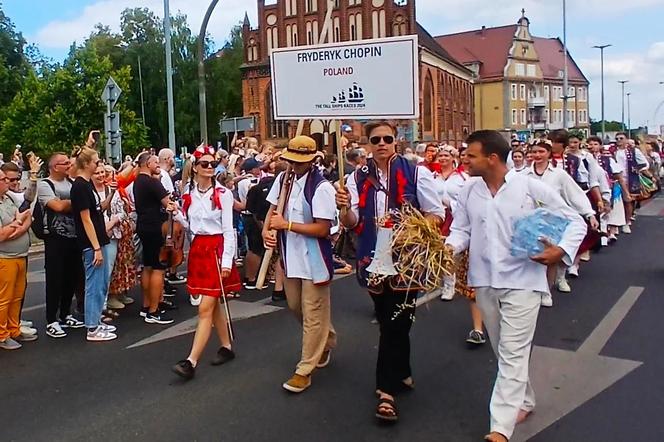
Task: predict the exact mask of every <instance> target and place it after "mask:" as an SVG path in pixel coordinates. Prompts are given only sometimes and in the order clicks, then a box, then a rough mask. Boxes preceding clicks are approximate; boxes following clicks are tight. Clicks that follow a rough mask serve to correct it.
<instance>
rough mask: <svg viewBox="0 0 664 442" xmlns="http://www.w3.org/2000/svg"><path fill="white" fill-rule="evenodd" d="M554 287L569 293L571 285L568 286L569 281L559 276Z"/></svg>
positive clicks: (561, 291)
mask: <svg viewBox="0 0 664 442" xmlns="http://www.w3.org/2000/svg"><path fill="white" fill-rule="evenodd" d="M556 288H557V289H558V291H559V292H560V293H571V292H572V287H570V285H569V282H567V280H566V279H565V278H560V279H559V280H558V281H557V282H556Z"/></svg>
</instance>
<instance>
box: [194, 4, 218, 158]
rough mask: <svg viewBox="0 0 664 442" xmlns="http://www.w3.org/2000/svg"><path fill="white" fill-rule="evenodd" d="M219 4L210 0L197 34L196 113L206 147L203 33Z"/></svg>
mask: <svg viewBox="0 0 664 442" xmlns="http://www.w3.org/2000/svg"><path fill="white" fill-rule="evenodd" d="M217 3H219V0H212V2H211V3H210V6H208V9H207V12H206V13H205V17H203V23H201V31H200V32H199V34H198V112H199V114H200V116H199V118H200V126H201V140H202V141H203V143H205V144H206V145H207V144H208V131H207V105H206V98H205V32H206V30H207V25H208V22H209V21H210V16H211V15H212V11H213V10H214V8H215V7H216V6H217Z"/></svg>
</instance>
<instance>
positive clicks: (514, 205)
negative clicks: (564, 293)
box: [446, 174, 586, 292]
mask: <svg viewBox="0 0 664 442" xmlns="http://www.w3.org/2000/svg"><path fill="white" fill-rule="evenodd" d="M458 203H459V206H458V208H457V212H456V214H455V215H454V221H453V222H452V228H451V233H450V236H448V237H447V241H446V243H447V244H449V245H451V246H452V247H453V248H454V251H455V253H461V252H463V251H464V250H466V249H469V250H470V256H469V271H468V284H469V285H470V286H471V287H491V288H495V289H513V290H535V291H539V292H548V291H549V284H548V282H547V278H546V269H547V268H546V266H544V265H542V264H538V263H536V262H534V261H532V260H530V259H527V258H518V257H513V256H512V255H511V254H510V247H511V244H512V235H513V223H514V221H515V220H516V219H519V218H521V217H523V216H526V215H528V214H530V213H531V212H532V211H533V210H534V209H535V208H536V206H537V205H538V203H541V204H543V207H544V208H547V209H549V210H551V211H553V212H555V213H556V214H558V215H561V216H564V217H565V218H567V219H569V220H570V224H569V225H568V226H567V229H566V230H565V233H564V234H563V238H562V240H561V241H560V243H559V244H558V246H559V247H561V248H562V249H563V250H564V251H565V253H566V254H567V256H566V257H565V258H564V261H565V262H566V263H567V264H571V262H572V259H573V258H574V257H575V256H576V252H577V250H578V248H579V245H580V244H581V241H582V240H583V238H584V236H585V235H586V224H585V223H584V222H583V220H582V219H581V217H580V216H579V215H578V214H577V213H576V212H575V211H574V210H573V209H571V208H570V207H569V206H567V205H566V204H565V202H564V201H563V199H562V198H561V197H560V196H559V195H558V194H557V193H556V192H555V191H554V190H553V189H552V188H551V187H549V186H547V185H546V184H544V183H541V182H539V181H536V180H533V179H532V178H530V177H528V176H526V175H525V174H514V175H512V176H510V177H509V178H508V177H506V181H505V184H503V185H502V187H501V188H500V189H499V190H498V192H497V193H496V195H495V196H492V195H491V192H490V191H489V189H488V187H487V185H486V183H485V182H484V180H474V181H473V182H472V183H470V184H468V185H467V186H465V187H464V188H463V189H462V190H461V194H460V195H459V201H458Z"/></svg>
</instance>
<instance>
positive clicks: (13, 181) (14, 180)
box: [5, 177, 21, 183]
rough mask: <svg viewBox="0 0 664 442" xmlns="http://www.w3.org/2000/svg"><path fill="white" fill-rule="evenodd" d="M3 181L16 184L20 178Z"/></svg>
mask: <svg viewBox="0 0 664 442" xmlns="http://www.w3.org/2000/svg"><path fill="white" fill-rule="evenodd" d="M5 179H6V180H7V181H9V182H10V183H18V182H19V181H21V177H16V178H5Z"/></svg>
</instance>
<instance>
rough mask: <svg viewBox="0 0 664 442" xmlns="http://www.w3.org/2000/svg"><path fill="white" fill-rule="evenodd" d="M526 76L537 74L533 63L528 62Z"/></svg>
mask: <svg viewBox="0 0 664 442" xmlns="http://www.w3.org/2000/svg"><path fill="white" fill-rule="evenodd" d="M528 76H529V77H535V76H537V69H535V65H534V64H529V65H528Z"/></svg>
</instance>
